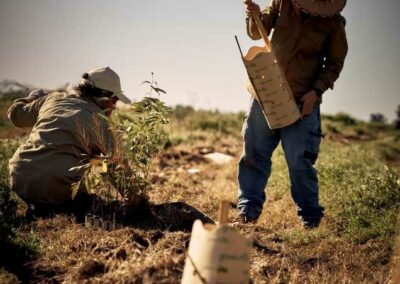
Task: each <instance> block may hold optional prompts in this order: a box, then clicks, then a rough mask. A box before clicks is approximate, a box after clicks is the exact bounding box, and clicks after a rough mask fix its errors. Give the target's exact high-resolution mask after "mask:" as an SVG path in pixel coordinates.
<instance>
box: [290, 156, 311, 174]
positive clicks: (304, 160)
mask: <svg viewBox="0 0 400 284" xmlns="http://www.w3.org/2000/svg"><path fill="white" fill-rule="evenodd" d="M287 163H288V167H289V171H291V172H304V171H310V170H314V167H313V160H312V159H310V158H308V157H306V156H305V155H299V156H296V157H294V158H293V159H288V160H287Z"/></svg>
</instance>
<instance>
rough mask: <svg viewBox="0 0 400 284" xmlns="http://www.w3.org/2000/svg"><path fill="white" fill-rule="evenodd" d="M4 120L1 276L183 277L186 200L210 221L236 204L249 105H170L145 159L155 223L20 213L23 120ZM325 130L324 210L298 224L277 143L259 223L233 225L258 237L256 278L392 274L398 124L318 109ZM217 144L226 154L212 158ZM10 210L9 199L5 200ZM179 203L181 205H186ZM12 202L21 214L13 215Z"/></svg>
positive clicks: (399, 195) (50, 279) (399, 184)
mask: <svg viewBox="0 0 400 284" xmlns="http://www.w3.org/2000/svg"><path fill="white" fill-rule="evenodd" d="M8 103H9V101H5V102H3V106H2V108H1V111H2V113H1V114H2V124H1V125H0V126H1V128H0V137H1V142H0V155H1V178H0V181H1V190H2V193H1V198H2V199H1V200H0V202H1V209H2V210H3V212H4V214H2V215H1V219H0V222H1V223H0V228H1V232H2V234H7V238H6V239H3V238H2V242H1V247H0V251H1V253H0V283H18V282H32V283H59V282H66V283H179V281H180V278H181V275H182V271H183V266H184V261H185V257H186V255H185V253H186V251H187V246H188V243H189V239H190V230H191V222H192V221H193V218H194V217H193V216H192V215H191V214H190V213H188V212H186V211H185V209H184V207H181V206H180V205H181V204H182V203H185V204H189V205H190V206H193V207H195V208H196V209H198V210H200V211H201V212H203V213H204V214H206V215H207V216H209V217H210V218H212V219H214V220H215V219H216V217H217V210H218V203H219V200H221V199H227V200H229V201H230V202H231V203H232V210H230V220H233V219H234V217H235V209H234V207H235V205H236V202H237V182H236V174H237V172H236V167H237V163H238V160H239V158H240V155H241V150H242V149H241V147H242V137H241V126H242V122H243V118H244V115H245V114H244V113H220V112H216V111H201V110H200V111H199V110H198V111H195V110H193V109H192V108H190V107H184V106H178V107H175V108H174V109H173V112H172V114H171V122H170V124H169V125H167V126H166V127H165V132H166V133H167V135H168V137H169V138H168V143H167V145H166V147H165V148H164V149H163V150H162V151H161V152H160V153H159V154H158V155H157V157H156V158H155V159H154V160H153V162H152V164H151V167H150V180H151V185H152V188H151V190H150V191H149V196H150V202H151V204H158V205H160V204H164V205H162V206H159V207H157V208H161V209H160V210H161V211H160V212H158V216H159V217H160V216H163V217H164V218H161V220H160V222H154V223H153V222H150V221H146V218H145V217H143V216H132V218H137V219H138V220H142V221H143V222H139V221H138V222H134V223H135V224H134V225H132V226H130V227H125V228H120V229H117V230H114V231H111V232H108V231H104V230H99V229H90V228H86V227H84V226H82V225H81V224H78V223H76V222H75V221H74V220H73V218H71V217H68V216H56V217H53V218H48V219H39V220H35V221H32V222H25V221H24V220H23V218H22V217H21V216H22V215H23V212H24V210H25V209H26V208H25V207H24V204H23V203H22V202H21V201H19V200H18V199H17V198H16V197H15V196H14V195H13V194H12V195H11V197H10V198H11V201H8V200H7V198H8V195H7V191H6V190H7V179H8V177H7V175H8V173H7V161H8V159H9V158H10V156H11V155H12V154H13V152H14V151H15V149H16V148H17V147H18V145H19V144H20V143H21V142H22V141H23V140H24V139H25V136H24V135H26V133H28V131H27V130H18V131H16V130H13V128H11V126H10V125H8V124H7V122H6V121H5V120H4V115H3V114H4V113H5V109H6V107H5V106H4V105H6V104H8ZM323 133H324V134H325V138H324V139H323V142H322V144H321V153H320V156H319V159H318V161H317V163H316V168H317V170H318V172H319V179H320V199H321V203H322V205H323V206H324V207H325V215H326V216H325V218H324V220H323V222H322V223H321V225H320V227H319V228H318V229H313V230H305V229H303V228H302V226H301V224H300V221H299V220H298V217H297V215H296V210H295V206H294V204H293V201H292V200H291V196H290V188H289V180H288V173H287V169H286V164H285V161H284V156H283V151H282V149H281V148H280V146H279V149H278V150H277V151H276V152H275V154H274V157H273V171H272V176H271V178H270V181H269V184H268V186H267V189H266V193H267V202H266V204H265V205H264V211H263V214H262V216H261V218H260V219H259V221H258V223H257V224H249V225H247V224H246V225H235V227H236V228H237V229H238V230H239V231H240V232H241V233H242V234H243V235H246V236H252V237H253V238H254V249H253V255H252V265H251V278H252V281H253V283H289V282H291V283H338V282H340V283H362V282H363V283H387V282H388V280H389V278H388V277H389V269H390V265H391V258H392V256H393V247H394V244H393V242H394V239H395V233H396V220H397V209H398V205H399V201H400V175H399V169H400V133H399V132H398V131H397V132H396V131H395V130H394V128H393V127H392V126H390V125H384V124H371V123H366V122H361V121H358V120H355V119H353V118H351V117H350V116H348V115H345V114H338V115H335V116H324V117H323ZM213 152H220V153H224V154H227V155H229V156H231V157H232V158H233V159H232V160H231V161H229V162H227V163H223V164H217V163H214V162H212V161H210V160H209V159H207V158H206V157H205V155H206V154H208V153H213ZM14 200H15V202H16V208H12V206H10V204H12V201H14ZM182 208H183V209H182ZM14 211H16V212H17V214H16V216H14Z"/></svg>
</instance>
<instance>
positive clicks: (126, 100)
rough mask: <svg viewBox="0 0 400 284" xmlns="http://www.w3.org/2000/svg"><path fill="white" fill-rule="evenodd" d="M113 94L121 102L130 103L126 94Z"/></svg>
mask: <svg viewBox="0 0 400 284" xmlns="http://www.w3.org/2000/svg"><path fill="white" fill-rule="evenodd" d="M114 96H116V97H117V98H118V99H119V100H120V101H121V102H123V103H125V104H130V103H131V100H130V99H129V98H128V97H127V96H125V95H124V94H123V93H118V94H114Z"/></svg>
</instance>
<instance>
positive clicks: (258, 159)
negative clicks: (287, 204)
mask: <svg viewBox="0 0 400 284" xmlns="http://www.w3.org/2000/svg"><path fill="white" fill-rule="evenodd" d="M243 2H244V4H245V5H246V13H247V15H248V18H247V32H248V35H249V36H250V37H251V38H252V39H254V40H257V39H260V38H261V35H260V33H259V31H258V28H257V26H256V24H255V22H254V20H253V18H255V17H260V19H261V21H262V23H263V24H264V27H265V29H266V30H267V33H268V34H269V33H270V32H271V30H272V29H274V33H273V36H272V40H271V44H272V48H273V50H274V52H275V54H276V56H277V59H278V62H279V63H280V65H281V68H282V70H283V72H284V73H285V75H286V77H287V80H288V82H289V85H290V88H291V90H292V92H293V94H294V96H295V99H296V102H297V104H298V106H299V108H300V111H301V119H300V120H298V121H297V122H295V123H294V124H292V125H290V126H287V127H284V128H281V129H277V130H274V131H271V130H270V129H269V127H268V124H267V122H266V119H265V117H264V115H263V113H262V111H261V108H260V105H259V104H258V102H257V100H256V99H254V98H253V99H252V102H251V107H250V110H249V113H248V116H247V118H246V120H245V122H244V125H243V136H244V147H243V148H244V149H243V155H242V158H241V160H240V162H239V168H238V182H239V203H238V209H239V218H238V220H239V221H240V222H244V223H246V222H254V221H256V220H257V219H258V217H259V216H260V214H261V211H262V208H263V204H264V202H265V199H266V197H265V193H264V190H265V187H266V185H267V182H268V178H269V176H270V174H271V156H272V153H273V152H274V150H275V148H276V147H277V145H278V144H279V142H281V144H282V148H283V150H284V153H285V158H286V163H287V165H288V168H289V177H290V184H291V194H292V198H293V200H294V202H295V203H296V205H297V210H298V215H299V216H300V218H301V220H302V222H303V225H304V226H305V227H307V228H313V227H317V226H318V225H319V223H320V221H321V218H322V217H323V215H324V214H323V211H324V208H323V207H322V206H321V205H320V204H319V198H318V192H319V188H318V178H317V171H316V170H315V168H314V166H313V165H314V163H315V161H316V160H317V157H318V152H319V144H320V141H321V121H320V103H321V102H322V94H323V93H324V92H325V91H326V90H327V89H328V88H331V89H332V88H333V85H334V82H335V81H336V80H337V78H338V77H339V74H340V72H341V71H342V68H343V64H344V60H345V57H346V55H347V49H348V46H347V39H346V32H345V23H346V22H345V19H344V18H343V17H342V16H341V15H340V11H341V10H342V9H343V8H344V6H345V4H346V0H273V1H272V3H271V5H270V6H269V7H267V8H266V9H265V10H263V11H262V12H261V10H260V7H259V6H258V5H257V4H255V3H253V2H252V1H251V0H244V1H243Z"/></svg>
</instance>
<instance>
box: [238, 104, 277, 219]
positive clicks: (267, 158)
mask: <svg viewBox="0 0 400 284" xmlns="http://www.w3.org/2000/svg"><path fill="white" fill-rule="evenodd" d="M242 132H243V138H244V145H243V154H242V158H241V160H240V162H239V168H238V182H239V203H238V209H239V211H240V213H241V214H244V215H246V216H248V217H250V218H258V216H259V215H260V214H261V211H262V208H263V204H264V202H265V193H264V190H265V186H266V184H267V182H268V178H269V176H270V174H271V156H272V153H273V151H274V150H275V148H276V146H277V145H278V143H279V134H274V133H273V132H271V130H270V129H269V127H268V124H267V121H266V120H265V117H264V114H263V113H262V111H261V108H260V105H259V104H258V101H257V100H255V99H253V100H252V102H251V107H250V111H249V114H248V116H247V119H246V121H245V122H244V124H243V130H242Z"/></svg>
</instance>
